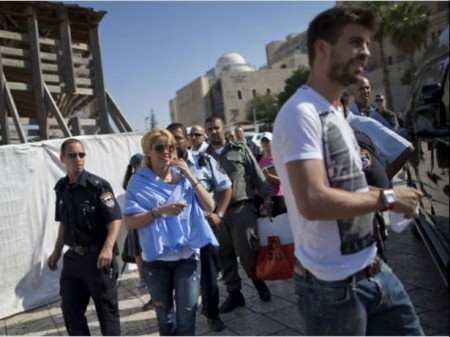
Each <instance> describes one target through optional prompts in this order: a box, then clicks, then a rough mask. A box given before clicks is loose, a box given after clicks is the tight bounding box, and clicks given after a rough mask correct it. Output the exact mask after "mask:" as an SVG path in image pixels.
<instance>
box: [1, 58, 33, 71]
mask: <svg viewBox="0 0 450 337" xmlns="http://www.w3.org/2000/svg"><path fill="white" fill-rule="evenodd" d="M3 66H4V67H11V68H22V69H30V68H31V63H30V62H28V61H22V60H13V59H7V58H4V59H3Z"/></svg>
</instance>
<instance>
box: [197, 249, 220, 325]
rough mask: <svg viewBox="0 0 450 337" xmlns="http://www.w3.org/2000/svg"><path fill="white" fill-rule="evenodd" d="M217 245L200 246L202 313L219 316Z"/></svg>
mask: <svg viewBox="0 0 450 337" xmlns="http://www.w3.org/2000/svg"><path fill="white" fill-rule="evenodd" d="M217 253H218V247H215V246H213V245H212V244H208V245H206V246H204V247H202V248H200V263H201V279H200V287H201V295H202V314H203V315H205V316H206V317H208V318H218V317H219V286H218V284H217V270H218V261H217Z"/></svg>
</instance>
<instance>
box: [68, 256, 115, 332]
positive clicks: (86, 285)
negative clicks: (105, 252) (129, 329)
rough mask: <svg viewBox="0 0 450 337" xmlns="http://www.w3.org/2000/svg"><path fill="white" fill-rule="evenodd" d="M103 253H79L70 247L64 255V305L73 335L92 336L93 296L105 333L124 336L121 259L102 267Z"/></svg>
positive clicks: (101, 326)
mask: <svg viewBox="0 0 450 337" xmlns="http://www.w3.org/2000/svg"><path fill="white" fill-rule="evenodd" d="M99 253H100V250H99V251H95V252H91V253H88V254H86V255H79V254H77V253H75V252H73V251H70V250H69V251H67V252H66V253H65V254H64V266H63V270H62V272H61V279H60V287H61V288H60V289H61V290H60V293H61V297H62V304H61V308H62V312H63V317H64V323H65V325H66V328H67V332H68V334H69V335H70V336H90V331H89V327H88V324H87V320H86V316H85V313H86V308H87V306H88V304H89V299H90V297H92V299H93V300H94V304H95V310H96V312H97V317H98V320H99V322H100V329H101V332H102V335H104V336H119V335H120V320H119V304H118V297H117V282H116V281H117V277H118V266H117V261H116V258H115V257H113V260H112V262H111V265H110V266H107V267H104V268H102V269H98V268H97V258H98V255H99Z"/></svg>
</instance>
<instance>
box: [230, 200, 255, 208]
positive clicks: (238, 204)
mask: <svg viewBox="0 0 450 337" xmlns="http://www.w3.org/2000/svg"><path fill="white" fill-rule="evenodd" d="M244 205H254V201H253V200H251V199H245V200H241V201H236V202H235V203H232V204H231V205H229V206H228V208H229V209H232V208H238V207H241V206H244Z"/></svg>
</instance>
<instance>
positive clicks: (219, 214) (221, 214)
mask: <svg viewBox="0 0 450 337" xmlns="http://www.w3.org/2000/svg"><path fill="white" fill-rule="evenodd" d="M216 214H217V216H218V217H219V218H220V220H222V219H223V212H220V211H219V212H217V213H216Z"/></svg>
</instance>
